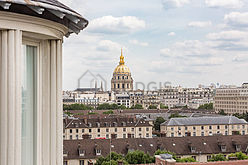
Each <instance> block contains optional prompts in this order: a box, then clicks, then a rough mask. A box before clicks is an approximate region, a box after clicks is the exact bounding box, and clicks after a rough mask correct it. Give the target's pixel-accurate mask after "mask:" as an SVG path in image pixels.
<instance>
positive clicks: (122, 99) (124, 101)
mask: <svg viewBox="0 0 248 165" xmlns="http://www.w3.org/2000/svg"><path fill="white" fill-rule="evenodd" d="M116 104H117V105H124V106H125V107H127V108H130V107H131V104H130V96H129V95H128V94H127V93H123V94H116Z"/></svg>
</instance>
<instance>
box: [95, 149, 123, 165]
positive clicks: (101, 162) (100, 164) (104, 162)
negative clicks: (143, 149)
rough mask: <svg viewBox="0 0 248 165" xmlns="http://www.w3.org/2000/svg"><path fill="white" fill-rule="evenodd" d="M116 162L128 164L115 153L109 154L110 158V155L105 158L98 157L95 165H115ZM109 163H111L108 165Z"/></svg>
mask: <svg viewBox="0 0 248 165" xmlns="http://www.w3.org/2000/svg"><path fill="white" fill-rule="evenodd" d="M110 158H111V161H110ZM118 161H122V162H123V163H124V165H127V164H128V163H127V162H126V161H125V158H124V157H123V156H122V155H121V154H117V153H115V152H111V157H110V154H109V155H108V156H106V157H103V156H101V157H99V158H98V159H97V161H96V163H95V165H110V164H111V165H117V164H118ZM110 162H111V163H110Z"/></svg>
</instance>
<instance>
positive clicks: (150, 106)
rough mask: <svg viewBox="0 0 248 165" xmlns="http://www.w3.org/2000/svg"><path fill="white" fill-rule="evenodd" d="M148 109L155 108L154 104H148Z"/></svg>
mask: <svg viewBox="0 0 248 165" xmlns="http://www.w3.org/2000/svg"><path fill="white" fill-rule="evenodd" d="M148 109H157V106H156V105H149V107H148Z"/></svg>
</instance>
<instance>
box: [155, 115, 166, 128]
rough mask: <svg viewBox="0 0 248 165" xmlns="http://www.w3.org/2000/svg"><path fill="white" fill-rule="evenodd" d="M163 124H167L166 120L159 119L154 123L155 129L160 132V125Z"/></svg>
mask: <svg viewBox="0 0 248 165" xmlns="http://www.w3.org/2000/svg"><path fill="white" fill-rule="evenodd" d="M163 122H165V119H164V118H163V117H157V119H156V120H155V122H154V126H153V127H154V129H155V130H157V131H160V124H162V123H163Z"/></svg>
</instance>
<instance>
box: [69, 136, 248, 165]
mask: <svg viewBox="0 0 248 165" xmlns="http://www.w3.org/2000/svg"><path fill="white" fill-rule="evenodd" d="M247 148H248V136H247V135H246V136H239V135H236V136H205V137H183V138H168V137H162V138H152V139H112V140H110V139H94V140H89V139H86V140H65V141H64V151H65V154H64V161H65V162H66V163H67V165H81V164H79V163H80V161H81V162H82V163H84V165H89V164H90V163H91V162H96V160H97V159H98V158H99V157H101V156H104V157H106V156H107V155H108V154H109V152H110V150H111V151H113V152H116V153H118V154H121V155H124V156H125V155H126V154H127V153H128V152H132V151H135V150H140V151H144V152H145V153H148V154H150V155H154V153H155V152H156V151H157V150H165V151H170V152H173V153H175V154H176V156H177V158H187V157H192V158H194V159H195V160H196V161H197V162H201V163H202V162H207V161H208V160H209V159H211V158H212V155H216V154H219V153H222V154H223V155H224V156H225V157H228V155H229V154H231V153H235V152H243V153H246V154H247V152H248V150H247ZM228 165H231V164H228Z"/></svg>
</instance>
